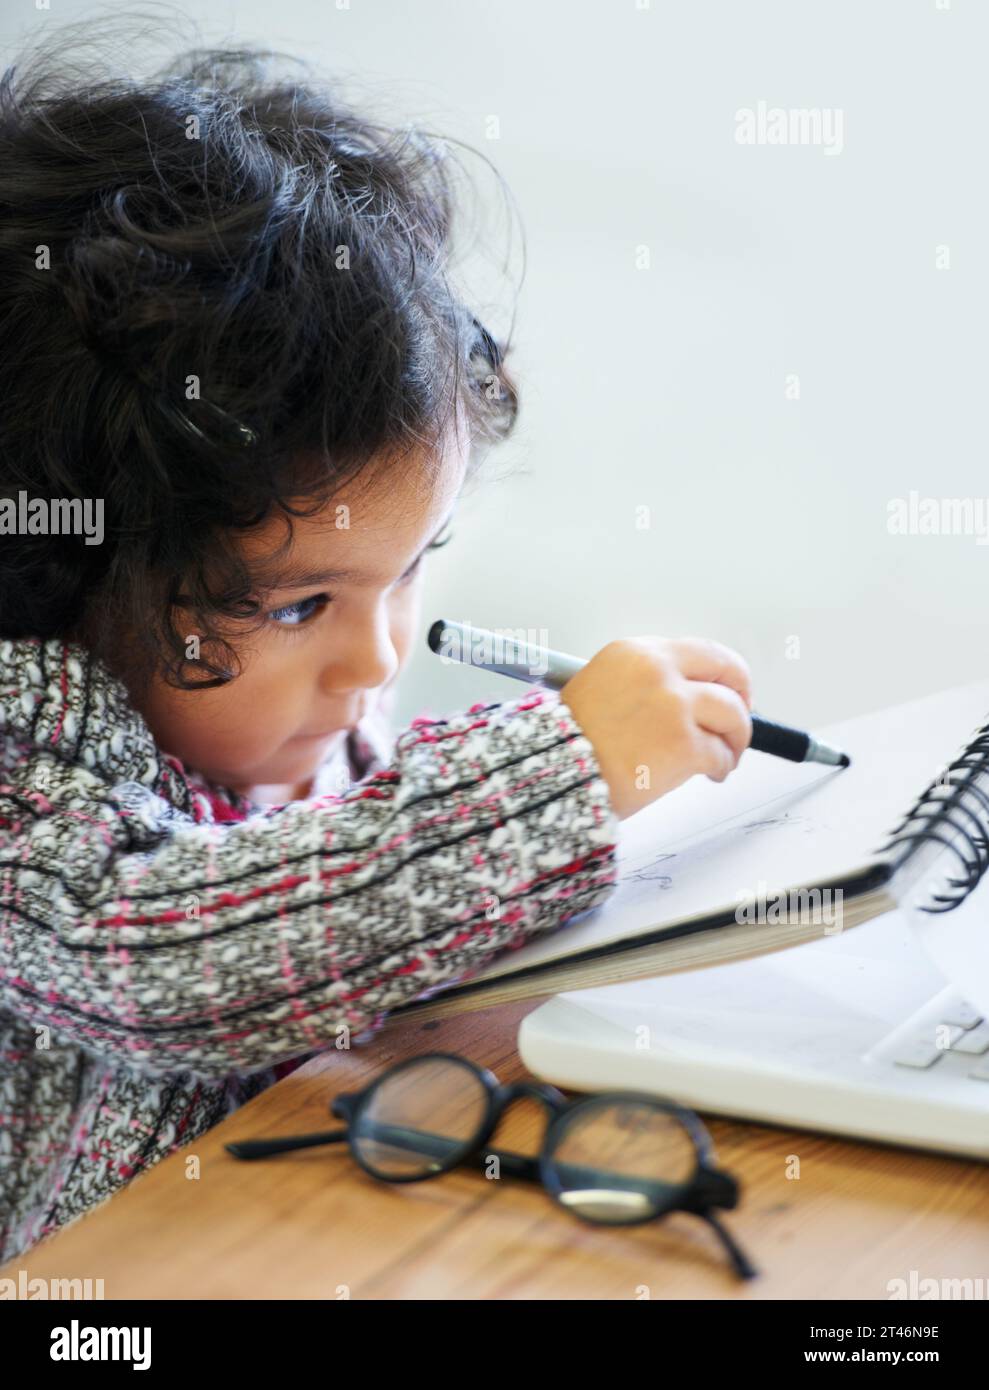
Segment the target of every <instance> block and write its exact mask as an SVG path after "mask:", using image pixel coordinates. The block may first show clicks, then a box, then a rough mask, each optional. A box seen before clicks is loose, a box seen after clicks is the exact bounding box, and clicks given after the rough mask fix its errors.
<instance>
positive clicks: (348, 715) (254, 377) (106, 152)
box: [0, 52, 751, 1259]
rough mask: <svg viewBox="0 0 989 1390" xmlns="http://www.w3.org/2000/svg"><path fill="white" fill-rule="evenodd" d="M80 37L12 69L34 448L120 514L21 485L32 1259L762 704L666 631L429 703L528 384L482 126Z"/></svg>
mask: <svg viewBox="0 0 989 1390" xmlns="http://www.w3.org/2000/svg"><path fill="white" fill-rule="evenodd" d="M58 70H59V66H58V65H57V64H56V63H54V62H51V63H50V65H49V66H46V65H45V60H44V58H42V59H41V60H40V61H36V62H35V64H34V65H33V66H30V65H29V66H28V67H26V68H22V67H18V68H17V69H16V70H15V69H10V70H8V72H7V73H6V74H5V76H4V80H3V83H2V87H0V323H2V342H3V350H4V367H3V377H4V379H3V389H4V409H3V412H2V415H0V478H2V480H3V483H4V487H3V495H4V497H6V498H9V499H11V504H10V506H7V505H6V504H4V512H5V515H6V516H7V517H8V519H9V517H10V516H13V515H16V514H17V513H16V506H15V505H14V501H15V500H16V499H17V498H18V496H19V494H20V493H21V492H22V491H23V492H24V493H26V494H27V497H28V499H43V506H44V507H45V508H50V509H51V515H52V516H54V515H55V508H54V506H53V504H52V501H51V499H70V500H71V499H90V500H93V499H98V500H99V501H100V502H101V504H102V506H103V513H102V530H103V534H102V536H101V537H100V543H99V544H89V543H88V540H89V539H92V536H89V537H86V536H83V535H80V534H75V533H73V534H64V533H61V534H56V533H55V532H56V530H57V528H55V527H54V526H51V527H48V528H47V530H48V533H46V528H45V527H43V526H40V525H37V524H35V525H34V526H33V527H28V528H26V529H20V530H18V529H16V528H15V527H13V526H11V525H6V526H5V525H4V523H3V522H2V521H0V732H2V736H3V737H2V744H0V748H2V758H0V1125H2V1128H0V1259H7V1258H10V1257H11V1256H14V1255H17V1254H19V1253H20V1252H22V1251H24V1250H26V1249H27V1248H28V1247H29V1246H30V1245H31V1244H32V1243H34V1242H36V1241H38V1240H39V1239H41V1238H42V1237H44V1236H45V1235H47V1234H48V1233H50V1232H52V1231H54V1230H55V1229H57V1228H58V1227H60V1226H62V1225H64V1224H65V1223H66V1222H68V1221H70V1220H72V1219H74V1218H76V1217H78V1216H79V1215H80V1214H81V1213H83V1212H85V1211H87V1210H88V1209H90V1208H92V1207H93V1206H94V1205H95V1204H97V1203H98V1202H100V1201H102V1200H103V1199H104V1198H106V1197H107V1196H109V1195H110V1194H111V1193H113V1192H114V1191H115V1190H117V1189H119V1188H120V1187H121V1186H123V1185H124V1184H125V1183H127V1182H128V1181H129V1180H130V1179H131V1178H132V1177H134V1175H135V1174H138V1173H140V1172H142V1171H144V1170H146V1169H147V1168H148V1167H150V1166H151V1165H152V1164H154V1163H156V1162H157V1161H158V1160H159V1159H161V1158H162V1157H164V1156H165V1155H166V1154H168V1153H170V1152H172V1151H174V1150H175V1149H176V1148H178V1147H179V1146H181V1145H185V1144H187V1143H189V1142H190V1141H191V1140H193V1139H195V1138H196V1137H197V1136H198V1135H200V1134H202V1133H203V1131H204V1130H206V1129H207V1128H209V1127H210V1126H211V1125H213V1124H215V1123H216V1122H217V1121H218V1120H220V1119H221V1118H222V1117H223V1116H224V1115H226V1114H228V1113H229V1112H230V1111H231V1110H232V1109H234V1108H235V1107H236V1106H238V1105H240V1104H241V1103H242V1102H243V1101H244V1100H246V1099H247V1098H249V1097H251V1096H253V1095H255V1094H256V1093H257V1092H258V1091H260V1090H261V1089H263V1088H264V1087H265V1086H267V1085H269V1084H270V1083H271V1081H272V1080H273V1079H275V1077H276V1075H277V1074H278V1072H279V1070H282V1071H283V1070H284V1069H285V1067H286V1065H288V1064H292V1063H293V1062H296V1063H297V1062H298V1060H299V1059H301V1058H303V1057H306V1056H308V1055H310V1054H312V1053H313V1052H316V1051H319V1050H321V1049H324V1048H331V1047H337V1046H340V1045H349V1042H350V1041H352V1040H356V1039H358V1038H359V1037H360V1036H361V1035H362V1034H366V1033H367V1032H368V1031H369V1030H371V1029H373V1028H374V1027H375V1026H376V1025H377V1024H378V1023H379V1022H380V1020H381V1019H382V1017H383V1016H384V1014H385V1013H386V1012H387V1011H388V1010H389V1009H391V1008H394V1007H395V1006H396V1005H398V1004H400V1003H403V1002H406V1001H409V1000H411V999H413V998H415V997H417V996H419V995H421V994H422V993H423V992H424V991H426V990H429V989H432V988H434V987H435V986H436V985H438V984H440V983H442V982H446V981H453V980H455V979H457V978H463V977H464V976H465V975H467V974H471V973H473V972H475V971H477V970H478V969H479V968H480V967H481V966H483V965H485V964H487V963H488V962H490V961H491V960H492V959H493V958H494V957H495V956H497V954H498V953H499V952H501V951H504V950H506V949H509V948H513V947H518V946H520V945H521V944H523V943H524V942H526V941H528V940H529V939H531V938H532V937H534V936H535V935H537V934H538V933H542V932H548V931H552V930H554V929H555V928H557V927H560V926H561V925H562V924H563V923H565V922H566V921H568V920H569V919H570V918H572V917H573V916H574V915H576V914H579V913H583V912H585V911H587V910H588V909H591V908H593V907H596V906H597V905H599V904H600V903H602V902H604V901H605V899H606V898H607V897H608V896H609V894H610V893H611V891H612V890H613V887H614V883H615V877H616V867H615V842H616V836H617V827H618V822H619V820H620V819H622V818H623V817H624V816H627V815H630V814H632V813H633V812H634V811H636V810H638V809H639V808H640V807H642V806H645V805H647V804H648V803H649V802H651V801H653V800H654V799H655V798H656V797H657V796H659V795H661V794H662V793H663V792H664V791H667V790H669V789H671V788H672V787H675V786H677V785H679V784H680V783H682V782H683V781H685V780H686V779H687V778H688V777H690V776H692V775H694V774H695V773H706V774H707V775H708V776H710V777H712V778H714V779H715V780H718V781H720V780H722V779H723V778H724V777H725V776H727V775H728V773H729V772H730V771H731V769H732V768H733V767H734V766H735V765H736V763H737V761H738V758H739V757H740V755H741V753H742V751H743V749H744V748H745V747H746V746H747V744H748V742H749V738H750V734H751V724H750V720H749V708H750V694H749V680H748V673H747V670H746V668H745V665H744V663H743V662H742V661H741V659H740V658H739V657H737V656H736V655H735V653H733V652H731V651H729V650H727V649H726V648H724V647H721V646H719V645H718V644H716V643H709V642H704V641H701V640H696V639H685V640H681V641H663V640H660V639H658V638H651V637H647V638H639V639H628V640H621V641H615V642H612V643H609V644H608V645H607V646H606V647H605V648H604V649H603V650H602V651H600V652H599V653H597V654H596V656H595V657H594V658H593V659H592V660H591V661H590V662H589V663H588V664H587V666H586V667H585V668H584V669H583V670H582V671H581V672H580V673H579V674H578V676H577V677H575V678H574V679H573V680H572V681H571V682H570V683H569V684H568V685H567V686H566V688H565V689H564V690H563V691H562V692H561V693H559V694H557V693H555V692H549V691H544V690H541V689H533V688H530V689H528V690H527V692H526V693H525V694H523V695H521V696H520V697H519V698H517V699H514V700H512V701H508V702H505V703H498V704H482V703H478V704H474V705H472V706H471V708H470V709H469V710H467V711H466V712H464V713H461V714H456V715H453V716H451V717H450V718H448V719H433V718H425V717H422V718H419V719H417V720H415V721H414V722H413V723H412V725H411V727H409V728H408V729H405V730H404V731H402V732H401V733H400V734H399V735H398V736H397V737H392V735H391V734H390V733H389V726H388V722H387V715H388V710H389V702H390V700H391V697H392V695H393V692H394V685H395V681H396V679H397V676H398V674H399V672H400V671H401V669H402V667H403V666H404V664H405V662H406V660H407V658H408V655H409V652H410V650H411V648H412V645H413V643H416V642H418V643H421V642H422V640H423V637H422V630H421V628H422V625H421V615H420V600H419V586H420V578H421V574H422V561H423V556H424V554H425V553H426V552H427V551H428V550H430V549H432V548H435V547H436V546H439V545H442V544H445V541H446V539H447V538H448V535H449V524H450V518H451V516H452V514H453V511H454V508H455V503H456V500H457V497H458V495H459V494H460V492H461V490H462V488H463V486H464V484H465V482H466V481H467V480H468V478H469V477H471V476H473V474H474V472H475V471H476V468H477V462H478V457H479V455H478V446H479V444H482V445H483V444H491V443H493V442H494V441H496V440H498V439H499V438H502V437H503V436H504V435H505V434H506V433H507V432H508V430H509V429H510V427H511V424H512V421H513V418H514V413H515V410H516V403H517V398H516V392H515V388H514V386H513V384H512V382H511V381H510V380H509V378H508V376H507V374H506V372H505V368H504V365H503V362H502V360H501V357H502V354H501V351H500V350H499V348H498V347H497V346H496V345H495V344H494V342H493V341H492V339H491V338H490V336H489V335H488V334H487V333H486V331H485V330H483V328H482V327H481V326H480V324H479V323H478V321H477V320H476V319H475V318H474V316H473V314H472V313H471V312H470V311H469V310H468V309H466V308H465V306H464V305H462V304H461V303H460V302H459V300H458V299H457V297H456V294H455V293H454V291H453V290H452V288H451V286H450V283H449V280H448V276H447V274H446V269H447V265H448V256H449V240H450V237H449V232H450V218H451V210H452V192H451V187H452V185H451V183H450V175H449V167H448V165H447V163H446V160H445V159H444V158H443V157H441V156H440V155H439V153H438V151H437V149H436V148H435V147H434V146H433V145H432V144H430V142H429V141H428V140H426V139H425V138H424V137H423V136H421V135H420V134H418V133H413V132H410V131H403V132H399V133H395V132H390V131H388V130H387V129H384V128H382V127H379V126H377V125H374V124H373V123H372V122H370V121H368V120H365V119H363V118H361V117H360V116H359V115H357V114H355V113H354V112H353V111H351V110H348V109H345V108H344V107H343V106H341V105H340V103H338V102H337V101H336V100H335V99H334V98H333V96H332V95H331V94H329V93H327V92H326V91H324V90H321V89H320V88H319V87H318V86H317V85H315V84H310V85H305V84H299V83H297V82H295V83H283V82H278V81H275V80H273V79H271V78H270V77H269V76H268V69H267V68H266V66H265V58H264V56H263V55H255V54H254V53H248V54H247V55H244V54H235V55H230V54H215V53H209V52H207V53H205V54H204V53H199V54H198V55H194V56H192V57H190V58H188V59H186V60H183V61H179V62H177V63H176V64H175V65H174V66H173V67H171V68H170V69H169V71H167V72H166V73H164V74H162V75H161V77H160V79H159V80H158V81H156V82H154V83H149V84H147V85H143V86H138V85H136V84H133V83H126V82H121V81H117V80H114V79H107V80H105V81H101V82H99V83H97V82H94V83H92V84H91V85H85V84H82V83H80V82H79V81H78V80H76V81H75V82H74V83H73V82H70V81H69V80H68V79H64V78H61V77H58V76H57V75H56V74H57V72H58ZM643 769H645V770H646V774H647V775H645V776H643ZM492 903H494V904H496V907H497V910H496V911H494V912H492V910H491V906H492Z"/></svg>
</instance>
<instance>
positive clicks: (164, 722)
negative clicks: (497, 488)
mask: <svg viewBox="0 0 989 1390" xmlns="http://www.w3.org/2000/svg"><path fill="white" fill-rule="evenodd" d="M417 459H419V456H417V455H411V456H410V457H409V458H408V459H407V460H406V461H405V462H404V463H399V464H397V465H396V466H395V469H394V471H391V472H386V473H384V474H383V475H382V478H383V481H382V483H381V485H380V486H379V485H378V481H377V476H376V475H374V476H373V477H372V481H371V482H370V483H369V482H368V479H367V475H361V476H359V477H358V479H357V480H356V483H354V482H352V483H350V484H348V485H346V486H345V487H344V488H343V489H342V490H341V491H340V492H339V493H338V494H337V495H336V496H334V498H333V499H332V502H331V503H329V504H327V505H326V506H325V507H324V508H323V509H322V510H320V511H319V512H315V513H313V515H312V516H311V517H291V518H286V517H285V515H284V514H283V513H282V512H281V511H280V510H279V511H278V512H277V514H276V515H274V516H272V517H270V518H269V519H268V520H267V521H266V522H265V523H264V525H263V526H260V527H258V528H257V529H256V530H255V531H252V532H249V533H245V535H244V536H243V537H242V538H241V542H240V545H241V550H242V553H243V555H244V557H245V558H246V559H247V560H248V561H250V560H251V559H252V558H253V559H257V558H259V557H261V556H263V555H268V554H270V553H271V552H272V551H274V550H275V549H276V548H277V547H279V546H280V545H281V544H282V542H283V541H284V538H285V535H286V528H287V526H288V522H289V521H291V526H292V546H291V549H290V550H289V551H288V552H287V554H286V555H285V558H284V559H283V560H282V561H281V562H280V566H279V573H280V574H281V571H282V569H284V568H286V567H288V566H290V565H291V566H292V567H293V568H296V567H299V568H304V569H305V570H307V571H310V572H315V573H323V572H324V571H329V570H337V569H343V568H347V569H348V570H353V571H354V574H353V576H351V577H346V578H338V579H333V578H329V577H325V578H323V579H322V580H318V579H317V580H315V581H313V582H309V583H303V584H299V583H298V582H296V583H294V584H293V583H289V582H287V581H286V583H285V585H284V586H283V587H278V588H277V589H274V590H273V591H272V592H271V593H270V597H269V598H268V599H266V601H265V605H264V611H265V614H266V615H267V621H266V623H265V626H264V627H263V628H262V629H261V630H260V631H259V632H257V633H255V634H253V635H252V636H249V637H246V638H242V639H241V640H240V641H238V639H237V637H236V635H235V634H236V632H237V627H238V625H237V624H236V623H235V622H231V621H230V620H225V622H226V623H228V624H229V625H228V626H224V628H223V632H224V635H225V636H226V637H227V640H228V641H230V642H231V644H232V645H233V646H234V647H235V649H236V651H237V653H238V655H239V657H240V659H241V662H242V674H241V675H239V676H237V677H235V679H234V680H232V681H231V682H229V684H227V685H226V686H224V687H222V688H218V689H215V690H201V691H182V690H175V689H173V688H172V687H170V686H168V685H166V684H165V683H164V681H161V680H160V679H156V680H155V682H154V684H153V686H152V688H151V690H150V691H149V693H148V694H147V695H146V696H145V697H144V699H143V700H142V701H141V713H142V714H143V715H144V717H145V719H146V720H147V722H148V725H149V727H150V729H151V732H152V734H153V735H154V737H155V739H156V741H157V742H158V744H159V746H160V747H161V748H162V749H164V751H165V752H167V753H171V754H173V755H174V756H175V757H177V758H180V759H181V760H182V762H183V763H184V764H185V765H186V766H187V767H190V768H195V769H197V770H198V771H199V772H201V773H203V774H204V775H205V776H207V777H208V778H210V779H211V780H213V781H216V782H219V783H220V784H221V785H224V786H227V787H232V788H233V789H235V790H236V791H240V792H242V793H243V794H245V795H248V796H251V795H252V793H253V792H254V791H255V790H258V791H259V792H262V793H263V790H264V789H266V788H267V789H270V788H273V787H274V788H282V789H284V790H283V791H282V792H281V794H280V795H277V796H275V797H274V798H271V797H269V796H267V795H264V794H260V795H258V797H257V799H259V800H262V801H265V800H269V799H274V800H290V799H291V798H292V797H293V796H295V795H300V796H301V795H305V794H306V787H307V783H308V779H309V778H310V777H311V776H312V775H313V773H314V772H315V771H316V769H317V767H318V766H319V765H320V764H321V763H322V762H323V761H324V760H325V759H326V758H327V756H328V755H329V754H330V753H332V752H333V751H334V748H335V747H336V746H338V745H339V744H340V743H341V742H342V740H343V739H344V737H345V736H346V731H347V730H348V729H349V728H352V727H353V726H354V725H355V724H356V723H357V722H358V721H359V720H360V719H362V718H363V717H364V716H365V714H368V713H369V712H370V711H371V710H372V709H373V708H374V707H375V705H376V704H377V703H378V702H379V701H380V700H381V699H382V697H383V696H384V695H385V693H386V692H387V694H388V696H389V698H390V695H391V690H390V687H391V686H392V683H393V682H394V680H395V678H396V676H397V675H398V673H399V671H400V670H401V669H402V667H403V666H404V665H405V662H406V659H407V656H408V653H409V648H410V644H411V642H412V640H413V638H414V637H415V636H416V634H417V633H418V630H419V624H420V605H421V577H422V569H423V566H422V565H421V564H420V565H418V566H417V565H416V561H417V559H418V558H419V556H420V555H421V553H422V552H423V550H424V548H425V547H426V546H428V545H429V544H430V543H431V542H432V541H433V540H435V539H436V538H437V536H438V535H439V534H440V533H441V532H442V531H445V530H446V529H447V528H446V522H447V520H448V519H449V517H450V515H451V512H452V510H453V506H454V503H455V501H456V498H457V495H458V493H459V491H460V488H461V485H462V483H463V480H464V475H465V470H466V464H467V451H466V448H465V445H464V441H463V439H462V438H461V439H460V440H459V441H458V443H457V444H456V446H453V447H450V448H448V449H447V450H446V451H445V452H444V454H443V456H442V459H441V461H440V462H439V464H436V463H435V462H433V464H432V467H434V468H438V472H437V473H436V474H435V476H434V477H432V479H431V478H430V475H429V473H427V471H426V469H425V468H424V467H423V465H422V461H421V459H419V461H417ZM290 500H292V501H293V503H294V504H295V505H299V503H298V499H290ZM341 505H346V506H347V507H348V508H349V517H347V519H348V520H349V527H348V528H346V529H343V528H340V527H339V526H338V524H337V522H338V518H339V517H341V516H343V517H346V516H347V513H345V512H341V511H339V510H338V509H339V508H340V507H341ZM327 599H329V600H330V601H329V602H328V601H327ZM273 614H277V617H275V616H272V615H273ZM182 621H183V619H182V617H179V618H178V622H179V625H180V626H179V631H180V632H181V631H182V627H181V624H182ZM185 621H186V622H189V623H191V624H192V625H191V626H190V629H189V634H183V635H191V634H193V633H195V632H196V628H195V626H194V623H192V620H191V619H190V617H189V615H188V613H186V615H185ZM242 626H246V624H244V625H242Z"/></svg>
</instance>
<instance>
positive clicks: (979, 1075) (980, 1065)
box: [969, 1057, 989, 1081]
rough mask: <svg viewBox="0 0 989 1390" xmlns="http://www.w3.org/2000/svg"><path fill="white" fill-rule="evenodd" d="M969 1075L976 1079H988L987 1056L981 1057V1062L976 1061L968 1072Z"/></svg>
mask: <svg viewBox="0 0 989 1390" xmlns="http://www.w3.org/2000/svg"><path fill="white" fill-rule="evenodd" d="M969 1076H971V1077H973V1078H974V1079H975V1080H976V1081H989V1057H983V1058H982V1060H981V1062H977V1063H976V1065H975V1066H974V1067H973V1068H972V1070H971V1071H970V1072H969Z"/></svg>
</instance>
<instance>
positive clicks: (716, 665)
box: [667, 637, 752, 709]
mask: <svg viewBox="0 0 989 1390" xmlns="http://www.w3.org/2000/svg"><path fill="white" fill-rule="evenodd" d="M667 645H668V647H669V648H670V650H671V652H672V653H673V655H674V657H675V659H676V661H677V663H678V665H679V667H680V670H681V671H682V673H683V674H684V675H685V676H686V677H687V679H688V680H692V681H713V682H716V683H717V684H718V685H726V686H729V687H730V688H731V689H732V690H737V691H738V693H739V695H740V696H741V697H742V699H743V700H744V701H745V703H746V705H748V707H749V709H751V708H752V676H751V673H750V672H749V668H748V665H747V663H746V662H745V661H743V660H742V658H741V657H740V656H739V654H738V652H735V651H732V649H731V647H726V646H724V645H723V644H722V643H721V642H712V641H710V640H709V639H708V638H706V637H674V638H671V639H670V640H669V641H668V643H667Z"/></svg>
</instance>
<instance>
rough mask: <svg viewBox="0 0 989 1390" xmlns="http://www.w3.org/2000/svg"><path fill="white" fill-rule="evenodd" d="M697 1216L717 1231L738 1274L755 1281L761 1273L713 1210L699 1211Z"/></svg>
mask: <svg viewBox="0 0 989 1390" xmlns="http://www.w3.org/2000/svg"><path fill="white" fill-rule="evenodd" d="M697 1215H698V1216H700V1217H702V1218H703V1220H705V1221H706V1222H707V1223H708V1225H709V1226H713V1227H714V1229H715V1230H716V1231H717V1233H718V1238H719V1240H720V1241H721V1244H722V1245H723V1246H724V1247H725V1249H726V1250H727V1252H728V1255H729V1258H730V1259H731V1262H732V1264H733V1265H734V1266H735V1272H736V1274H738V1275H739V1277H740V1278H742V1279H755V1278H756V1277H757V1275H758V1273H759V1271H758V1270H757V1269H756V1267H755V1265H754V1264H752V1262H751V1261H750V1259H749V1257H748V1256H747V1255H746V1253H745V1251H744V1250H743V1249H742V1247H741V1246H740V1245H738V1244H737V1243H736V1241H735V1239H734V1237H733V1236H732V1234H731V1232H730V1231H729V1230H728V1228H727V1227H726V1226H722V1224H721V1222H720V1221H719V1220H718V1218H717V1216H715V1214H714V1212H713V1211H712V1210H711V1208H710V1207H709V1208H708V1209H707V1211H699V1212H697Z"/></svg>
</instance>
